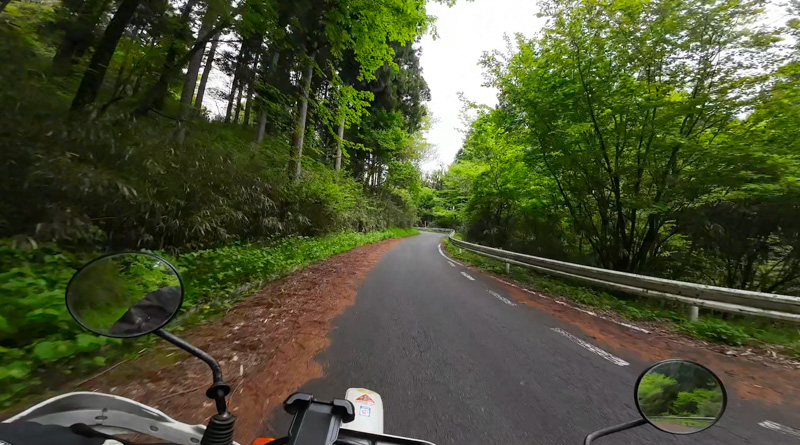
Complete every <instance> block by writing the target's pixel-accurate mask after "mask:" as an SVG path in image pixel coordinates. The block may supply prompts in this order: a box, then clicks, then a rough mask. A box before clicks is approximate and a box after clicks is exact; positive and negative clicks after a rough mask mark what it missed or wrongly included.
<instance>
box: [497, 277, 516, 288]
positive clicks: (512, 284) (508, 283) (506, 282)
mask: <svg viewBox="0 0 800 445" xmlns="http://www.w3.org/2000/svg"><path fill="white" fill-rule="evenodd" d="M497 281H499V282H501V283H503V284H507V285H509V286H511V287H516V288H519V286H517V285H516V284H514V283H512V282H510V281H506V280H501V279H500V278H498V279H497Z"/></svg>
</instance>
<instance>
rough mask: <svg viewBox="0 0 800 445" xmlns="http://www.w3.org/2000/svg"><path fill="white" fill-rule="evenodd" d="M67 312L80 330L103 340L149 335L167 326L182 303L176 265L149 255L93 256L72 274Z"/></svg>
mask: <svg viewBox="0 0 800 445" xmlns="http://www.w3.org/2000/svg"><path fill="white" fill-rule="evenodd" d="M66 297H67V309H68V310H69V313H70V314H71V315H72V317H73V318H74V319H75V320H76V321H77V322H78V323H79V324H80V325H81V326H83V327H84V328H86V329H88V330H89V331H92V332H94V333H95V334H100V335H105V336H107V337H117V338H128V337H138V336H140V335H144V334H149V333H151V332H153V331H156V330H158V329H161V328H162V327H164V325H166V324H167V323H168V322H169V321H170V320H171V319H172V317H174V316H175V314H177V313H178V309H179V308H180V307H181V303H183V282H182V281H181V276H180V274H178V271H177V270H175V267H174V266H172V264H170V263H169V262H167V261H166V260H165V259H163V258H160V257H158V256H156V255H152V254H149V253H138V252H137V253H135V252H129V253H115V254H111V255H105V256H102V257H100V258H97V259H95V260H93V261H91V262H90V263H88V264H86V265H85V266H83V267H82V268H81V270H79V271H78V272H76V273H75V275H73V276H72V279H71V280H70V282H69V285H68V286H67V295H66Z"/></svg>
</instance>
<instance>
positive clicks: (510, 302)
mask: <svg viewBox="0 0 800 445" xmlns="http://www.w3.org/2000/svg"><path fill="white" fill-rule="evenodd" d="M489 293H490V294H492V295H493V296H494V297H495V298H497V299H498V300H500V301H502V302H503V303H505V304H507V305H509V306H516V305H517V303H514V302H513V301H511V300H509V299H508V298H506V297H504V296H502V295H500V294H498V293H497V292H495V291H491V290H490V291H489Z"/></svg>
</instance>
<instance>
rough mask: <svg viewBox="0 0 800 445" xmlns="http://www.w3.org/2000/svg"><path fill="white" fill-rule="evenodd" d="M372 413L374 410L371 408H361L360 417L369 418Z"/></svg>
mask: <svg viewBox="0 0 800 445" xmlns="http://www.w3.org/2000/svg"><path fill="white" fill-rule="evenodd" d="M371 413H372V408H370V407H368V406H361V407H359V410H358V415H359V416H364V417H369V416H370V414H371Z"/></svg>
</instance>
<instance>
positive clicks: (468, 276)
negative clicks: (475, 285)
mask: <svg viewBox="0 0 800 445" xmlns="http://www.w3.org/2000/svg"><path fill="white" fill-rule="evenodd" d="M461 275H464V276H465V277H467V279H468V280H470V281H475V278H472V277H471V276H470V275H469V274H468V273H466V272H461Z"/></svg>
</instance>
